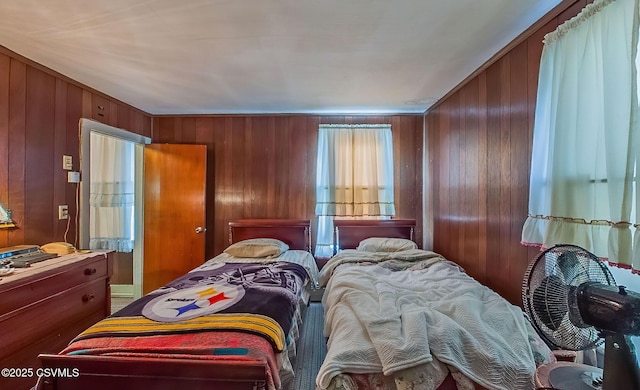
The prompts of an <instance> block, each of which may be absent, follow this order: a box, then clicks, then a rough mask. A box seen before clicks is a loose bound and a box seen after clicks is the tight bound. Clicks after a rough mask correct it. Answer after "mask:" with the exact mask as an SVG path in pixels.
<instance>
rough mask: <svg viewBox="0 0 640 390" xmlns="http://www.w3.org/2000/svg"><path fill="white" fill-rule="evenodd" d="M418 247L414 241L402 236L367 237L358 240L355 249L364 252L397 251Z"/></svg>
mask: <svg viewBox="0 0 640 390" xmlns="http://www.w3.org/2000/svg"><path fill="white" fill-rule="evenodd" d="M408 249H418V246H417V245H416V243H415V242H413V241H411V240H407V239H404V238H387V237H369V238H365V239H364V240H362V241H360V243H359V244H358V246H357V247H356V250H359V251H365V252H399V251H404V250H408Z"/></svg>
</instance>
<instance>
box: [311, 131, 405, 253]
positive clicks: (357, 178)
mask: <svg viewBox="0 0 640 390" xmlns="http://www.w3.org/2000/svg"><path fill="white" fill-rule="evenodd" d="M316 215H317V216H318V238H317V241H316V256H318V257H330V256H331V255H332V254H333V234H332V233H333V218H334V217H336V216H339V217H388V216H393V215H395V206H394V200H393V141H392V136H391V126H390V125H320V128H319V132H318V158H317V177H316Z"/></svg>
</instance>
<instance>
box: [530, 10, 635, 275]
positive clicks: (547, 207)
mask: <svg viewBox="0 0 640 390" xmlns="http://www.w3.org/2000/svg"><path fill="white" fill-rule="evenodd" d="M637 32H638V0H617V1H611V0H604V1H595V2H594V3H592V4H590V5H588V6H587V7H586V8H585V9H584V10H583V11H582V12H581V13H580V14H579V15H578V16H576V17H575V18H573V19H571V20H569V21H568V22H566V23H564V24H563V25H561V26H560V27H558V29H557V30H556V31H554V32H552V33H550V34H548V35H547V36H546V37H545V44H544V49H543V53H542V59H541V65H540V74H539V84H538V97H537V105H536V112H535V125H534V139H533V151H532V161H531V181H530V194H529V216H528V218H527V220H526V222H525V224H524V227H523V232H522V242H523V243H524V244H531V245H540V246H542V247H544V248H548V247H551V246H553V245H555V244H558V243H571V244H575V245H579V246H582V247H584V248H585V249H587V250H589V251H591V252H593V253H595V254H596V255H597V256H599V257H602V258H607V259H608V260H609V262H610V263H614V264H617V265H620V266H622V267H626V268H629V267H633V268H634V269H635V270H639V269H640V233H638V222H640V219H639V218H638V210H640V207H637V206H638V197H637V196H636V191H635V183H636V179H635V174H636V163H637V161H636V159H637V151H638V150H639V149H638V135H639V134H638V130H639V127H638V122H637V118H638V88H637V70H636V56H637V45H638V41H637V36H638V34H637ZM633 235H635V245H634V244H633V241H634V240H633V238H632V236H633ZM634 248H635V250H634Z"/></svg>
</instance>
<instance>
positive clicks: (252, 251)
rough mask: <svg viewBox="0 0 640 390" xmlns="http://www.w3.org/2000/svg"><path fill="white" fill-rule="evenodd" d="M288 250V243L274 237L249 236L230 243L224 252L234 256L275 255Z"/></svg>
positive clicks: (268, 256) (269, 256) (267, 256)
mask: <svg viewBox="0 0 640 390" xmlns="http://www.w3.org/2000/svg"><path fill="white" fill-rule="evenodd" d="M288 250H289V245H287V244H286V243H284V242H282V241H280V240H277V239H275V238H251V239H248V240H243V241H238V242H236V243H234V244H231V245H229V246H228V247H227V249H225V250H224V253H226V254H228V255H231V256H234V257H249V258H254V257H266V258H271V257H277V256H280V254H281V253H283V252H286V251H288Z"/></svg>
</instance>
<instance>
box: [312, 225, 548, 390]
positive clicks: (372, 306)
mask: <svg viewBox="0 0 640 390" xmlns="http://www.w3.org/2000/svg"><path fill="white" fill-rule="evenodd" d="M414 225H415V221H413V220H367V221H364V220H357V221H349V220H336V221H334V226H335V236H336V243H337V247H338V248H339V251H338V253H337V254H336V255H334V256H333V257H332V258H331V259H330V260H329V261H328V262H327V263H326V264H325V265H324V267H323V268H322V270H321V273H320V285H321V286H324V287H325V288H326V291H325V293H324V295H323V298H322V304H323V307H324V312H325V323H324V335H325V337H327V338H328V339H327V355H326V358H325V360H324V362H323V364H322V366H321V368H320V372H319V373H318V376H317V378H316V384H317V386H318V389H321V390H323V389H331V390H339V389H345V390H355V389H371V390H391V389H393V390H396V389H437V390H454V389H458V390H467V389H509V390H516V389H533V388H534V384H533V378H534V374H535V368H536V366H537V365H540V364H544V363H546V362H550V361H553V360H554V356H553V354H552V352H551V351H550V350H549V348H548V347H547V346H546V345H545V344H544V342H543V341H542V340H541V339H540V338H539V337H538V335H537V334H536V332H535V331H534V330H533V328H532V327H531V325H530V323H529V322H528V321H527V320H526V318H525V316H524V314H523V312H522V310H521V309H520V308H519V307H516V306H513V305H511V304H510V303H508V302H507V301H506V300H504V299H503V298H501V297H500V296H499V295H498V294H496V293H495V292H493V291H492V290H490V289H489V288H487V287H485V286H482V285H481V284H480V283H478V282H477V281H475V280H474V279H472V278H471V277H469V276H468V275H467V274H466V273H465V272H464V270H463V269H462V268H461V267H459V266H458V265H456V264H455V263H453V262H451V261H448V260H447V259H444V258H443V257H442V256H440V255H439V254H437V253H434V252H430V251H424V250H420V249H418V248H417V245H416V244H415V243H414V242H413V232H414V229H413V226H414Z"/></svg>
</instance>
